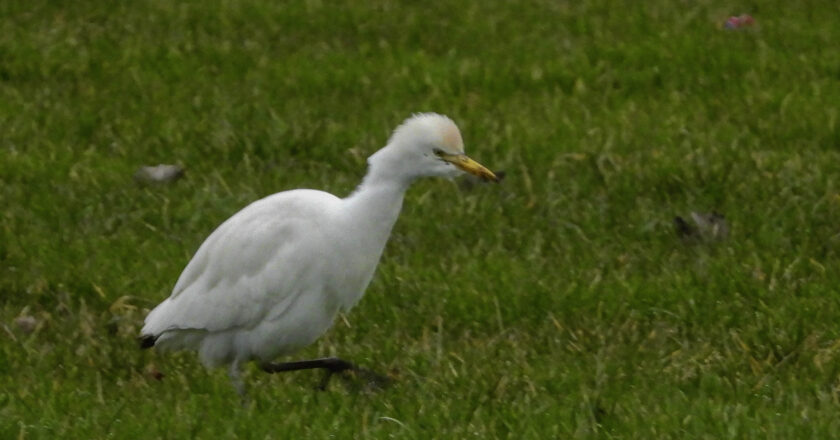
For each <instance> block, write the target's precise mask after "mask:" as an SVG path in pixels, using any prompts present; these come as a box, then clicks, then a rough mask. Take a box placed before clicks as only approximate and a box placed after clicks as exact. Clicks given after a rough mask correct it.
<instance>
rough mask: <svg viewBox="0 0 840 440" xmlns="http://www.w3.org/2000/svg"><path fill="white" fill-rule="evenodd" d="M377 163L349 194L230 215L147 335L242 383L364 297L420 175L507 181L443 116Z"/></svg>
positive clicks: (407, 133)
mask: <svg viewBox="0 0 840 440" xmlns="http://www.w3.org/2000/svg"><path fill="white" fill-rule="evenodd" d="M368 165H369V168H368V173H367V175H366V176H365V179H364V181H363V182H362V184H361V185H360V186H359V187H358V188H357V189H356V191H354V192H353V193H352V194H351V195H350V196H348V197H347V198H344V199H340V198H338V197H335V196H333V195H331V194H329V193H326V192H322V191H315V190H308V189H298V190H292V191H285V192H281V193H277V194H274V195H271V196H268V197H266V198H263V199H261V200H258V201H256V202H254V203H252V204H250V205H248V206H247V207H245V208H244V209H242V210H241V211H239V212H237V213H236V214H234V215H233V216H232V217H231V218H229V219H228V220H227V221H225V222H224V223H222V224H221V225H220V226H219V227H218V228H217V229H216V230H215V231H213V233H212V234H210V236H209V237H208V238H207V239H206V240H205V241H204V243H203V244H202V245H201V247H200V248H199V249H198V251H197V252H196V254H195V256H193V258H192V260H191V261H190V262H189V264H187V267H186V268H185V269H184V271H183V273H182V274H181V276H180V277H179V279H178V282H177V283H176V285H175V288H174V289H173V291H172V295H171V296H170V297H169V298H167V299H166V300H165V301H163V302H162V303H161V304H159V305H158V306H157V307H155V308H154V310H152V311H151V312H150V313H149V315H148V316H147V317H146V321H145V325H144V327H143V329H142V330H141V337H142V338H143V339H144V341H145V342H146V343H147V345H151V344H152V343H153V344H154V345H155V346H156V347H158V348H161V349H175V350H179V349H191V350H197V351H198V352H199V356H200V358H201V361H202V362H203V363H204V364H205V365H206V366H208V367H213V366H222V365H228V366H230V371H231V374H232V377H233V378H234V380H235V382H236V381H238V371H239V366H240V365H241V363H243V362H246V361H249V360H257V361H260V362H268V361H270V360H272V359H274V358H276V357H277V356H280V355H286V354H290V353H292V352H294V351H296V350H298V349H300V348H302V347H304V346H306V345H309V344H311V343H312V342H314V341H315V340H316V339H317V338H318V337H319V336H320V335H322V334H323V333H324V332H325V331H326V330H327V329H328V328H329V327H330V326H331V325H332V322H333V320H334V318H335V316H336V314H337V312H338V311H339V310H347V309H349V308H351V307H352V306H353V305H354V304H355V303H356V302H357V301H358V300H359V298H361V296H362V294H363V293H364V291H365V288H366V287H367V285H368V283H369V282H370V280H371V278H372V277H373V274H374V270H375V269H376V265H377V263H378V261H379V258H380V256H381V255H382V251H383V249H384V247H385V243H386V241H387V239H388V236H389V235H390V233H391V228H392V227H393V225H394V222H395V221H396V220H397V217H398V215H399V212H400V208H401V206H402V201H403V195H404V193H405V191H406V189H407V188H408V187H409V185H410V184H411V182H412V181H414V180H415V179H416V178H418V177H423V176H446V177H452V176H455V175H457V174H460V173H462V172H463V171H466V172H470V173H472V174H475V175H478V176H481V177H483V178H486V179H491V180H496V177H495V175H493V173H492V172H490V171H489V170H487V169H486V168H484V167H482V166H481V165H479V164H478V163H476V162H474V161H472V160H471V159H469V158H468V157H466V156H465V155H464V154H463V142H462V141H461V135H460V133H459V131H458V128H457V127H456V126H455V124H454V123H453V122H452V121H451V120H450V119H449V118H447V117H445V116H441V115H437V114H420V115H416V116H414V117H412V118H409V119H408V120H406V121H405V122H404V123H403V124H402V125H401V126H400V127H399V128H397V130H395V132H394V134H393V135H392V136H391V138H390V140H389V142H388V144H387V145H386V146H385V147H384V148H382V149H381V150H379V151H378V152H377V153H375V154H374V155H372V156H371V157H370V158H369V159H368ZM237 383H238V382H237ZM239 388H241V385H240V386H239Z"/></svg>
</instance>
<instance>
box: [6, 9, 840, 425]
mask: <svg viewBox="0 0 840 440" xmlns="http://www.w3.org/2000/svg"><path fill="white" fill-rule="evenodd" d="M838 12H839V11H838V8H837V5H836V3H835V2H830V1H806V2H800V3H796V4H791V3H789V2H781V1H770V2H719V1H693V2H688V1H677V2H667V1H659V0H657V1H650V2H642V3H634V4H617V3H615V2H607V1H603V0H586V1H580V2H565V1H551V2H549V1H526V2H516V3H513V2H478V1H458V2H455V1H442V2H435V3H434V4H426V3H414V2H380V1H373V2H366V3H359V2H329V1H314V0H313V1H308V2H265V1H262V0H242V1H223V0H212V1H209V2H197V1H183V2H177V3H173V2H165V1H146V2H120V1H103V2H92V1H77V2H66V1H43V0H42V1H26V2H24V1H20V0H11V1H6V2H3V3H2V4H0V154H2V160H0V205H2V207H3V209H2V211H0V324H2V328H3V333H4V338H3V339H2V340H0V388H2V389H3V390H4V393H0V437H3V438H38V437H59V438H104V437H113V438H137V437H147V438H154V437H162V438H182V437H198V438H205V437H221V438H232V437H242V438H266V437H291V436H294V435H306V436H309V437H313V438H322V437H326V436H328V435H334V436H337V437H342V438H347V437H364V436H372V437H385V436H395V437H400V438H430V437H432V438H448V437H467V436H472V437H480V438H546V437H584V438H586V437H606V438H687V437H688V438H743V437H763V438H794V437H805V436H809V437H817V438H829V437H830V436H832V435H833V433H835V432H837V429H838V421H837V418H836V414H837V411H838V409H840V402H838V398H840V395H839V393H840V380H838V372H840V369H839V367H840V362H839V361H838V359H837V356H838V350H840V333H839V332H838V329H837V325H836V323H837V322H838V320H839V319H838V318H840V302H838V298H837V296H836V295H837V292H836V288H835V286H836V285H837V281H838V276H837V273H836V270H835V268H836V266H837V250H838V246H839V245H840V242H839V241H840V234H838V232H840V231H838V208H839V207H840V192H838V191H840V190H838V187H837V176H838V171H840V169H839V168H840V160H838V159H840V152H838V151H840V150H838V148H839V147H840V132H838V127H837V116H838V105H837V103H838V102H840V49H838V46H837V44H836V41H840V14H838ZM740 13H750V14H752V15H753V16H754V17H755V18H756V21H757V24H756V26H754V27H752V28H749V29H743V30H738V31H727V30H724V29H722V23H723V22H724V20H725V19H726V18H727V17H728V16H730V15H737V14H740ZM419 111H436V112H440V113H444V114H447V115H449V116H451V117H453V118H454V119H455V120H456V121H457V122H458V123H459V125H460V127H461V130H462V132H463V135H464V139H465V142H466V144H467V151H468V152H469V153H470V155H471V156H474V157H475V158H477V159H478V160H480V161H481V162H482V163H485V164H486V165H488V166H491V167H492V168H494V169H502V170H505V171H506V172H507V178H506V180H505V182H504V183H503V184H502V185H499V186H487V185H468V184H464V183H463V182H462V183H451V182H446V181H424V182H420V183H418V184H417V185H416V186H415V187H414V188H413V189H412V190H410V192H409V194H408V197H407V200H406V203H405V207H404V210H403V214H402V217H401V218H400V220H399V222H398V224H397V226H396V228H395V231H394V235H393V236H392V240H391V242H390V243H389V245H388V247H387V249H386V253H385V256H384V258H383V261H382V264H381V266H380V269H379V272H378V274H377V276H376V277H375V279H374V282H373V283H372V285H371V287H370V289H369V290H368V294H367V295H366V297H365V299H364V300H363V301H362V302H361V303H360V305H359V306H358V307H357V308H356V309H354V310H353V311H352V312H350V313H348V314H347V315H346V316H345V317H344V319H340V320H338V321H337V323H336V326H335V328H334V329H333V330H332V331H331V332H330V333H329V334H328V335H327V336H325V337H324V338H323V339H322V340H321V341H320V342H319V343H318V344H316V346H313V347H311V348H309V349H307V350H306V351H305V352H303V353H301V354H300V357H301V358H303V357H307V356H318V355H329V354H334V355H341V356H342V357H346V358H348V359H352V360H355V361H357V362H359V363H361V364H363V365H365V366H368V367H371V368H373V369H377V370H381V371H386V372H390V374H393V375H394V376H396V377H398V383H397V385H396V386H395V387H393V388H391V389H389V390H387V391H385V392H382V393H377V394H368V393H364V392H358V391H357V390H353V389H344V388H341V387H340V386H336V387H333V389H332V390H331V391H330V392H327V393H317V392H314V391H313V390H312V388H313V387H314V385H315V384H316V383H317V377H316V376H315V375H314V374H313V375H309V374H307V373H301V374H295V375H287V376H273V377H268V376H263V375H260V374H259V373H258V372H257V371H252V372H251V373H250V374H249V378H248V381H249V383H250V385H251V396H252V399H253V404H252V405H251V406H249V407H246V408H242V407H240V406H239V402H238V400H237V398H236V395H235V393H234V392H233V390H232V388H231V387H230V385H229V383H228V381H227V378H226V377H225V375H224V372H221V371H213V372H205V371H204V370H203V369H202V368H201V367H200V365H198V363H197V362H196V360H195V357H194V356H193V355H191V354H184V355H168V356H158V355H156V354H149V353H142V352H139V351H138V350H137V349H136V343H135V340H134V337H135V336H136V334H137V331H138V329H139V327H140V325H141V322H142V319H143V317H144V316H145V312H146V311H147V309H148V308H150V307H152V306H153V305H154V304H156V303H157V302H159V301H160V300H162V299H163V298H165V297H166V296H167V295H168V293H169V290H170V289H171V288H172V285H173V284H174V281H175V280H176V279H177V276H178V274H179V273H180V271H181V270H182V268H183V266H184V265H185V264H186V262H187V261H188V260H189V258H190V256H191V255H192V253H193V252H194V251H195V249H196V248H197V246H198V245H199V244H200V243H201V241H202V240H203V239H204V238H205V237H206V236H207V235H208V234H209V233H210V232H211V231H212V229H213V228H214V227H215V226H216V225H218V224H219V223H220V222H221V221H223V220H224V219H226V218H227V217H228V216H230V215H231V214H232V213H234V212H235V211H237V210H238V209H240V208H242V207H243V206H245V205H246V204H247V203H249V202H251V201H253V200H255V199H257V198H259V197H262V196H265V195H268V194H270V193H273V192H277V191H281V190H285V189H291V188H298V187H310V188H318V189H324V190H327V191H330V192H334V193H336V194H339V195H344V194H347V193H349V192H350V191H352V189H353V188H354V187H355V185H356V184H358V182H359V181H360V179H361V177H362V176H363V174H364V169H365V158H366V157H367V156H368V155H369V154H371V153H373V152H374V151H376V150H377V149H378V148H379V147H381V146H382V145H384V143H385V141H386V140H387V137H388V135H389V133H390V130H391V129H393V127H395V126H396V125H397V124H399V123H400V122H401V121H402V120H403V119H404V118H406V117H407V116H409V115H410V114H411V113H413V112H419ZM157 163H176V164H180V165H182V166H184V167H185V168H186V170H187V172H186V177H185V178H184V179H182V180H180V181H178V182H176V183H174V184H172V185H168V186H144V185H138V184H136V183H135V182H134V181H133V179H132V175H133V173H134V172H135V171H136V170H137V169H138V168H139V167H140V166H142V165H152V164H157ZM711 210H717V211H719V212H721V213H723V214H725V215H726V218H727V221H728V223H729V226H730V228H731V233H730V236H729V238H728V239H727V240H725V241H722V242H715V243H694V244H686V243H684V242H683V241H681V240H679V239H678V238H677V237H676V235H675V233H674V230H673V225H672V220H673V217H674V216H675V215H682V216H686V215H687V214H688V213H689V212H691V211H711ZM20 317H32V318H34V321H32V322H34V325H35V326H34V328H33V329H31V331H27V329H26V328H24V327H26V326H21V325H19V324H17V323H16V318H20ZM18 322H19V321H18ZM158 371H159V372H162V373H163V374H164V375H165V376H164V378H163V380H160V381H158V380H156V379H155V377H156V373H155V372H158Z"/></svg>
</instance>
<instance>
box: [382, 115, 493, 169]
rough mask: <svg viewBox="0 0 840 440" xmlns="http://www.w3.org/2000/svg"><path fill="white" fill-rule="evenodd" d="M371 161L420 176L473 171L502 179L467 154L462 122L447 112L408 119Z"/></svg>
mask: <svg viewBox="0 0 840 440" xmlns="http://www.w3.org/2000/svg"><path fill="white" fill-rule="evenodd" d="M368 162H370V164H371V165H375V166H377V167H387V168H388V169H390V170H391V171H393V172H395V173H399V174H401V175H404V176H407V177H410V178H412V179H413V178H417V177H424V176H441V177H456V176H458V175H460V174H463V173H469V174H473V175H475V176H478V177H480V178H482V179H485V180H491V181H494V182H498V181H499V178H498V177H496V175H495V174H493V172H492V171H490V170H489V169H487V168H485V167H484V166H482V165H481V164H479V163H478V162H476V161H474V160H472V159H470V158H469V157H467V155H466V154H464V141H463V140H462V139H461V132H460V131H459V130H458V126H457V125H455V123H454V122H452V120H451V119H449V118H448V117H446V116H443V115H439V114H436V113H421V114H417V115H414V116H412V117H411V118H408V119H406V120H405V122H403V123H402V125H400V126H399V127H397V129H396V130H394V134H393V135H391V139H390V140H389V141H388V145H387V146H386V147H385V148H383V149H382V150H379V151H378V152H376V153H375V154H374V155H373V156H371V157H370V158H369V159H368Z"/></svg>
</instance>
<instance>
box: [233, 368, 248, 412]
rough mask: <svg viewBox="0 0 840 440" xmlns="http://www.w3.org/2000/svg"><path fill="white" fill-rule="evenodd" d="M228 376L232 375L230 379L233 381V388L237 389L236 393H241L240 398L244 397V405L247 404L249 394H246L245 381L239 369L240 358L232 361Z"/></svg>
mask: <svg viewBox="0 0 840 440" xmlns="http://www.w3.org/2000/svg"><path fill="white" fill-rule="evenodd" d="M228 377H230V381H231V382H232V383H233V388H235V389H236V393H237V394H239V398H240V399H242V406H247V405H248V396H247V395H246V394H245V382H243V381H242V371H241V370H240V369H239V359H236V360H234V361H233V362H231V364H230V369H229V370H228Z"/></svg>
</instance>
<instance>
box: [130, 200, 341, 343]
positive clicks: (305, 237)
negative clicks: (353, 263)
mask: <svg viewBox="0 0 840 440" xmlns="http://www.w3.org/2000/svg"><path fill="white" fill-rule="evenodd" d="M335 200H338V199H337V198H335V197H334V196H332V195H330V194H327V193H322V192H318V191H302V190H298V191H294V192H288V193H280V194H276V195H274V196H271V197H268V198H266V199H263V200H260V201H257V202H255V203H253V204H251V205H249V206H248V207H246V208H245V209H243V210H242V211H240V212H238V213H237V214H235V215H234V216H233V217H231V218H230V219H228V220H227V221H225V222H224V223H223V224H222V225H220V226H219V227H218V228H217V229H216V230H215V231H214V232H213V233H212V234H211V235H210V236H209V237H208V238H207V239H206V240H205V241H204V243H203V244H202V245H201V247H200V248H199V249H198V251H197V252H196V254H195V256H193V258H192V260H191V261H190V262H189V264H187V267H186V268H185V269H184V271H183V273H182V274H181V276H180V278H179V279H178V282H177V283H176V285H175V288H174V289H173V292H172V295H171V296H170V297H169V298H168V299H166V300H165V301H164V302H163V303H161V304H160V305H158V306H157V307H156V308H155V309H154V310H152V312H150V313H149V315H148V316H147V317H146V323H145V326H144V327H143V330H142V333H143V334H150V335H160V334H161V333H163V332H166V331H169V330H174V329H196V330H207V331H220V330H225V329H231V328H237V327H253V326H255V325H257V324H259V323H260V322H261V321H262V320H263V319H264V318H265V317H266V316H269V315H274V316H276V315H277V314H278V313H282V310H284V309H285V308H287V307H289V305H290V304H292V303H293V302H294V301H295V300H296V298H297V297H298V296H299V295H300V294H302V293H304V292H306V291H308V290H311V289H317V288H318V287H319V286H313V285H312V284H313V280H317V278H318V277H313V276H311V274H312V273H317V272H318V270H319V265H322V264H323V263H321V262H322V261H325V258H324V257H325V253H326V252H328V247H327V246H326V245H325V240H324V238H323V235H322V234H320V233H319V230H320V226H319V222H321V221H324V218H325V216H328V215H329V206H330V204H331V202H332V201H335Z"/></svg>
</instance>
